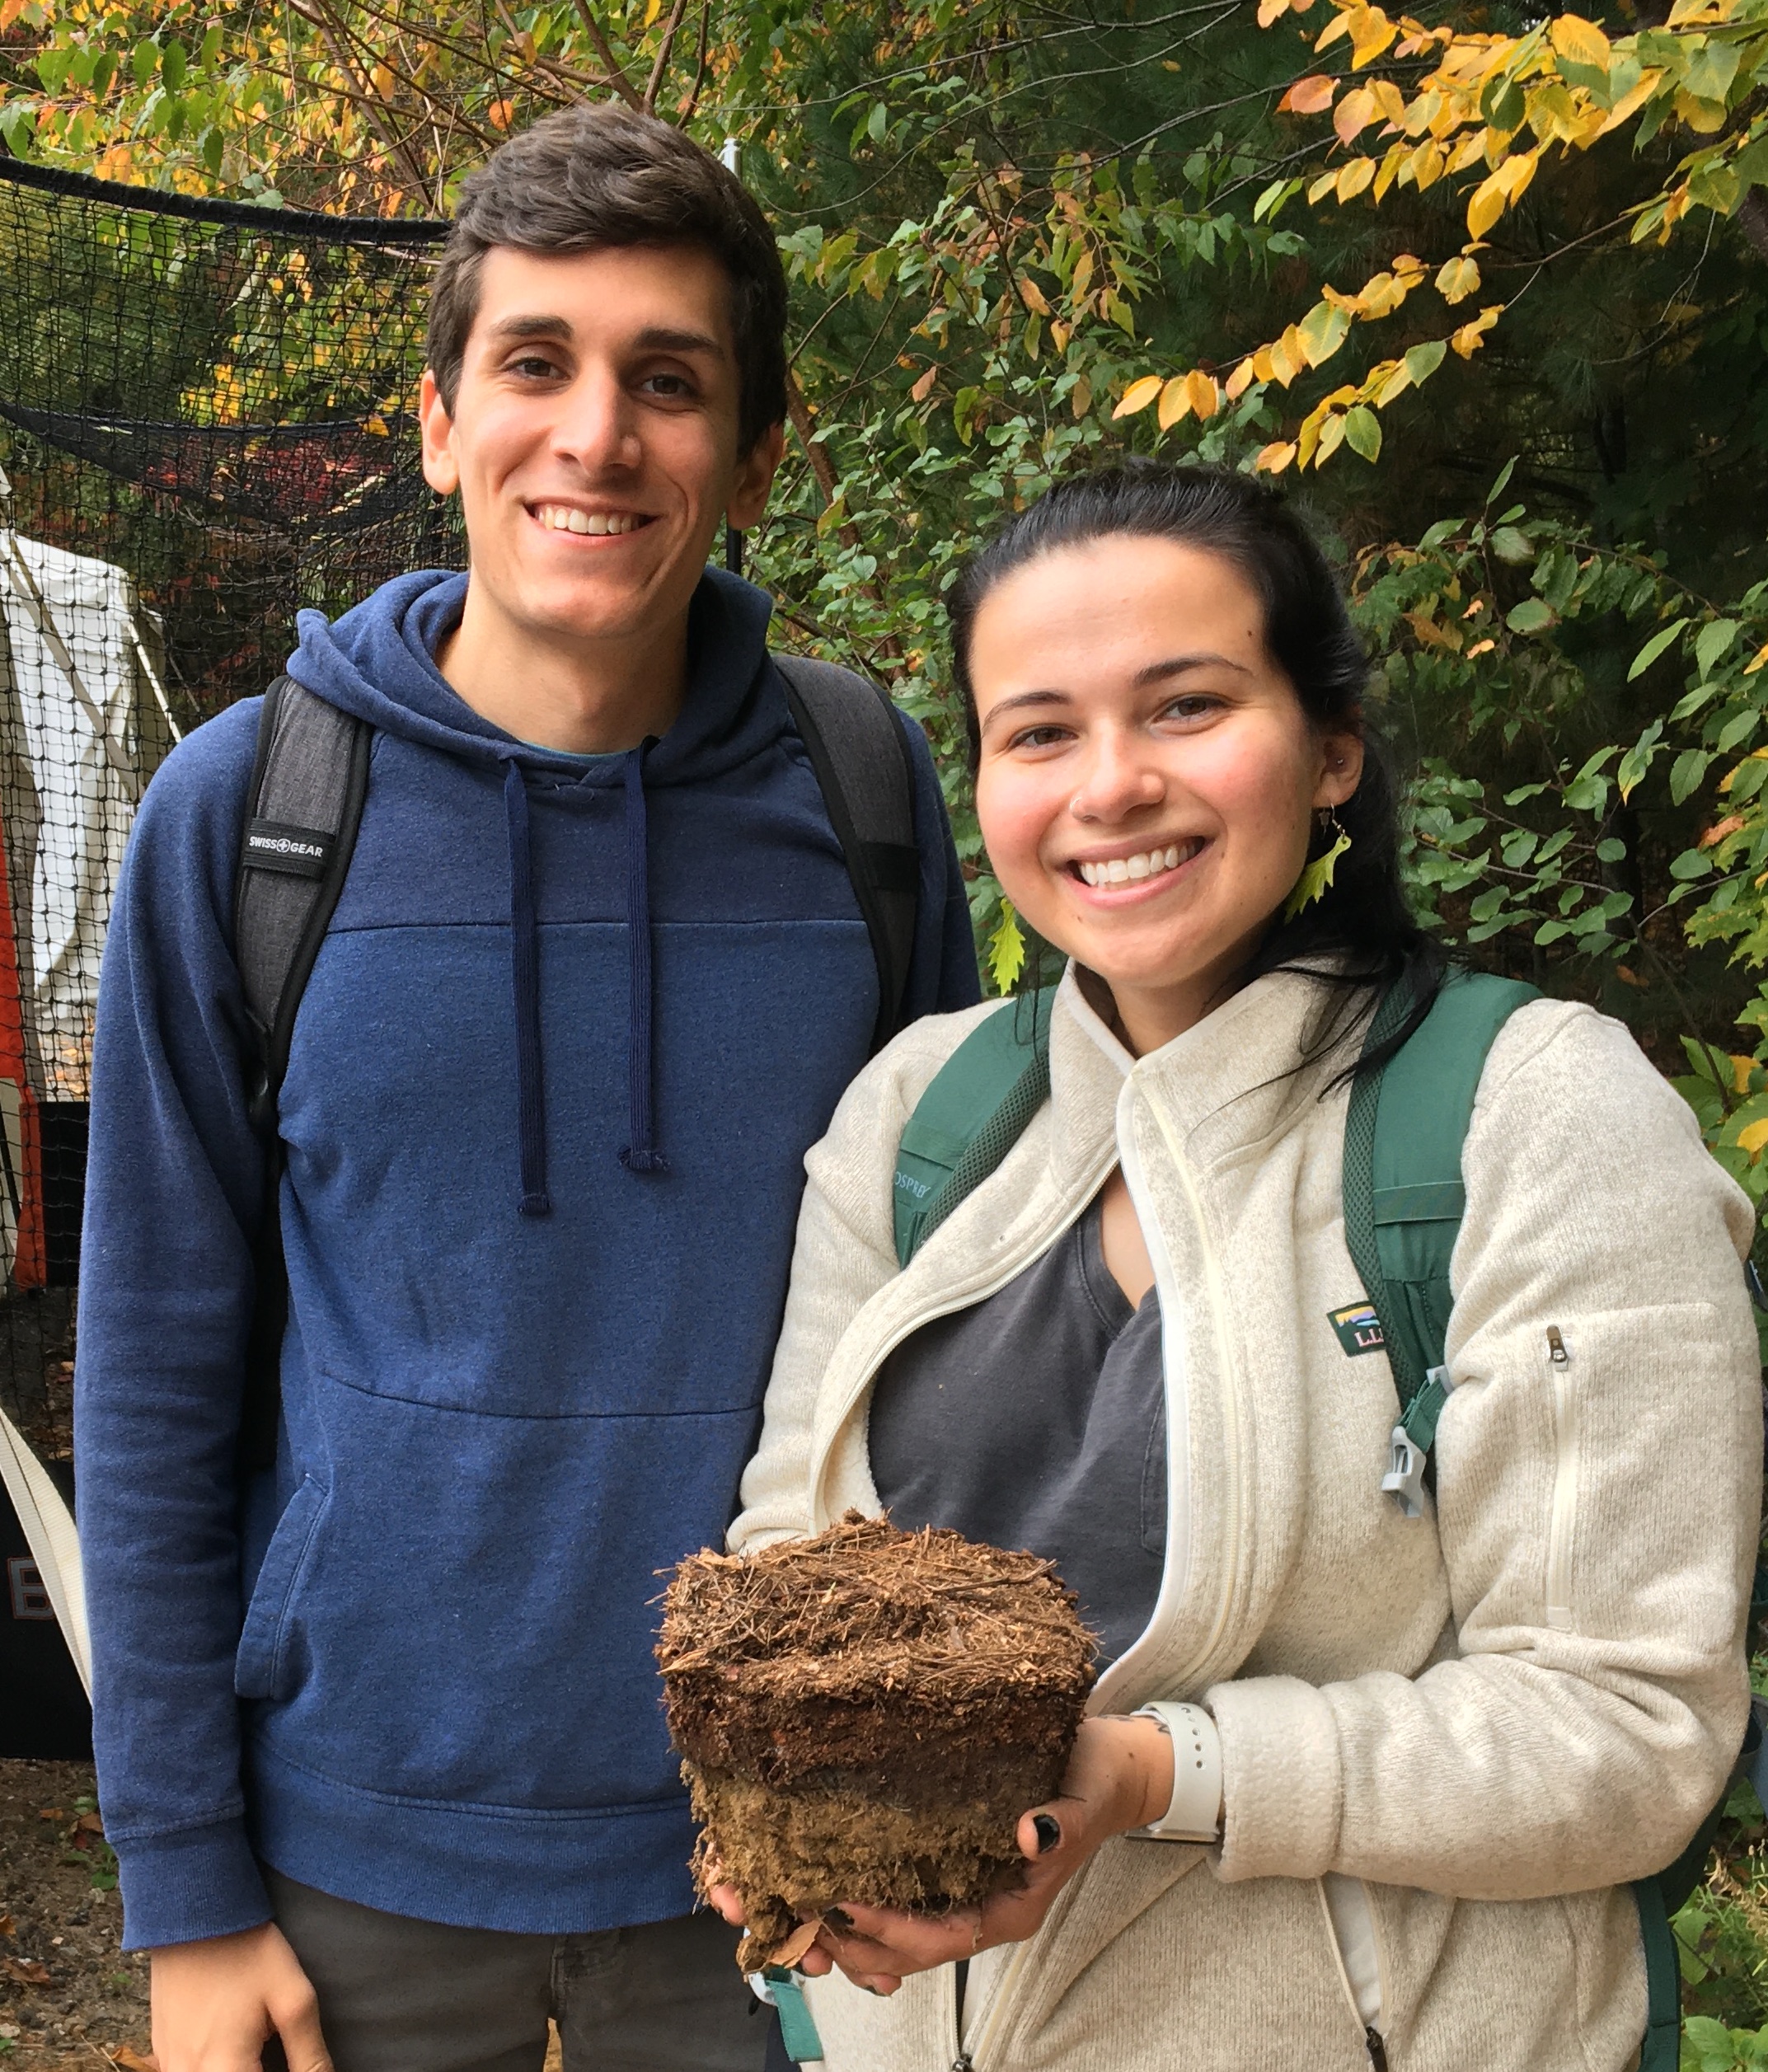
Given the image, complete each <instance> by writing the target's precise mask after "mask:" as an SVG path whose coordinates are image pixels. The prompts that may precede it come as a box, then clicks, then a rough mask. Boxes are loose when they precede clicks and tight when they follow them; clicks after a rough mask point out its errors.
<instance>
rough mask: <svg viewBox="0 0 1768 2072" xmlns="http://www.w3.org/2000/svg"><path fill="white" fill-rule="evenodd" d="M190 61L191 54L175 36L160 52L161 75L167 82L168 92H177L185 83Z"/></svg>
mask: <svg viewBox="0 0 1768 2072" xmlns="http://www.w3.org/2000/svg"><path fill="white" fill-rule="evenodd" d="M189 63H190V57H189V54H188V53H187V52H186V51H185V47H184V45H182V44H181V43H180V42H179V40H178V39H177V38H176V36H174V37H173V38H172V40H171V42H170V43H169V44H167V45H166V47H165V49H162V51H161V53H160V77H161V78H162V79H163V80H164V81H165V82H166V91H167V92H168V93H176V92H177V91H178V89H179V88H180V87H181V86H182V85H183V84H184V76H185V70H186V68H188V66H189Z"/></svg>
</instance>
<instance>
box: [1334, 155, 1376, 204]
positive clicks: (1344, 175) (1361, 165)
mask: <svg viewBox="0 0 1768 2072" xmlns="http://www.w3.org/2000/svg"><path fill="white" fill-rule="evenodd" d="M1374 177H1375V161H1374V160H1373V159H1372V158H1353V159H1352V161H1351V162H1350V163H1349V164H1348V166H1345V167H1344V170H1343V171H1341V172H1340V173H1339V176H1338V179H1337V180H1336V182H1335V183H1334V185H1335V186H1336V189H1337V191H1338V197H1339V201H1340V203H1344V202H1347V201H1353V200H1355V199H1356V198H1357V196H1358V195H1360V194H1361V193H1362V190H1363V189H1364V188H1365V187H1367V185H1368V184H1369V182H1370V181H1371V180H1373V179H1374Z"/></svg>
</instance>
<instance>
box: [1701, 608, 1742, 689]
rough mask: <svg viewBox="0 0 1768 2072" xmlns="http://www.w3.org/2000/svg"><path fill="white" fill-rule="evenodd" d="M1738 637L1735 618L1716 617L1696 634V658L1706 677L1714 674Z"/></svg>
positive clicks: (1702, 673)
mask: <svg viewBox="0 0 1768 2072" xmlns="http://www.w3.org/2000/svg"><path fill="white" fill-rule="evenodd" d="M1737 637H1738V621H1736V620H1735V619H1714V621H1713V622H1712V624H1711V625H1710V626H1702V627H1701V629H1700V632H1699V633H1698V634H1696V635H1695V661H1696V662H1697V663H1700V673H1701V675H1702V676H1704V677H1709V676H1711V675H1712V673H1713V672H1714V669H1716V668H1718V667H1719V663H1721V662H1722V661H1723V659H1724V658H1725V657H1726V655H1728V654H1729V653H1730V652H1731V645H1732V643H1733V641H1734V640H1736V639H1737Z"/></svg>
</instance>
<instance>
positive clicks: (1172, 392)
mask: <svg viewBox="0 0 1768 2072" xmlns="http://www.w3.org/2000/svg"><path fill="white" fill-rule="evenodd" d="M1190 414H1191V383H1190V379H1189V376H1185V375H1179V374H1175V375H1174V377H1172V379H1171V380H1170V382H1168V383H1167V384H1166V386H1165V387H1164V388H1163V389H1162V390H1161V410H1160V419H1161V430H1162V431H1163V432H1170V430H1171V429H1172V428H1173V427H1174V425H1175V424H1177V423H1178V422H1179V419H1180V418H1182V417H1189V415H1190Z"/></svg>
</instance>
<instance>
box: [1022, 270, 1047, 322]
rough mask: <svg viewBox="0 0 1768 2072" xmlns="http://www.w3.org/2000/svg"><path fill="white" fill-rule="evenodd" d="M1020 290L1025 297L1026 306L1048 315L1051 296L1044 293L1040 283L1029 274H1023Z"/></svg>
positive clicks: (1042, 314)
mask: <svg viewBox="0 0 1768 2072" xmlns="http://www.w3.org/2000/svg"><path fill="white" fill-rule="evenodd" d="M1019 292H1020V294H1021V295H1022V296H1023V297H1024V298H1025V307H1027V308H1028V309H1034V310H1036V312H1038V314H1039V316H1048V315H1049V313H1050V303H1049V298H1048V296H1047V295H1046V294H1045V293H1044V292H1043V289H1042V288H1039V285H1038V284H1037V283H1036V282H1035V281H1034V279H1032V278H1031V276H1030V274H1020V277H1019Z"/></svg>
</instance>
